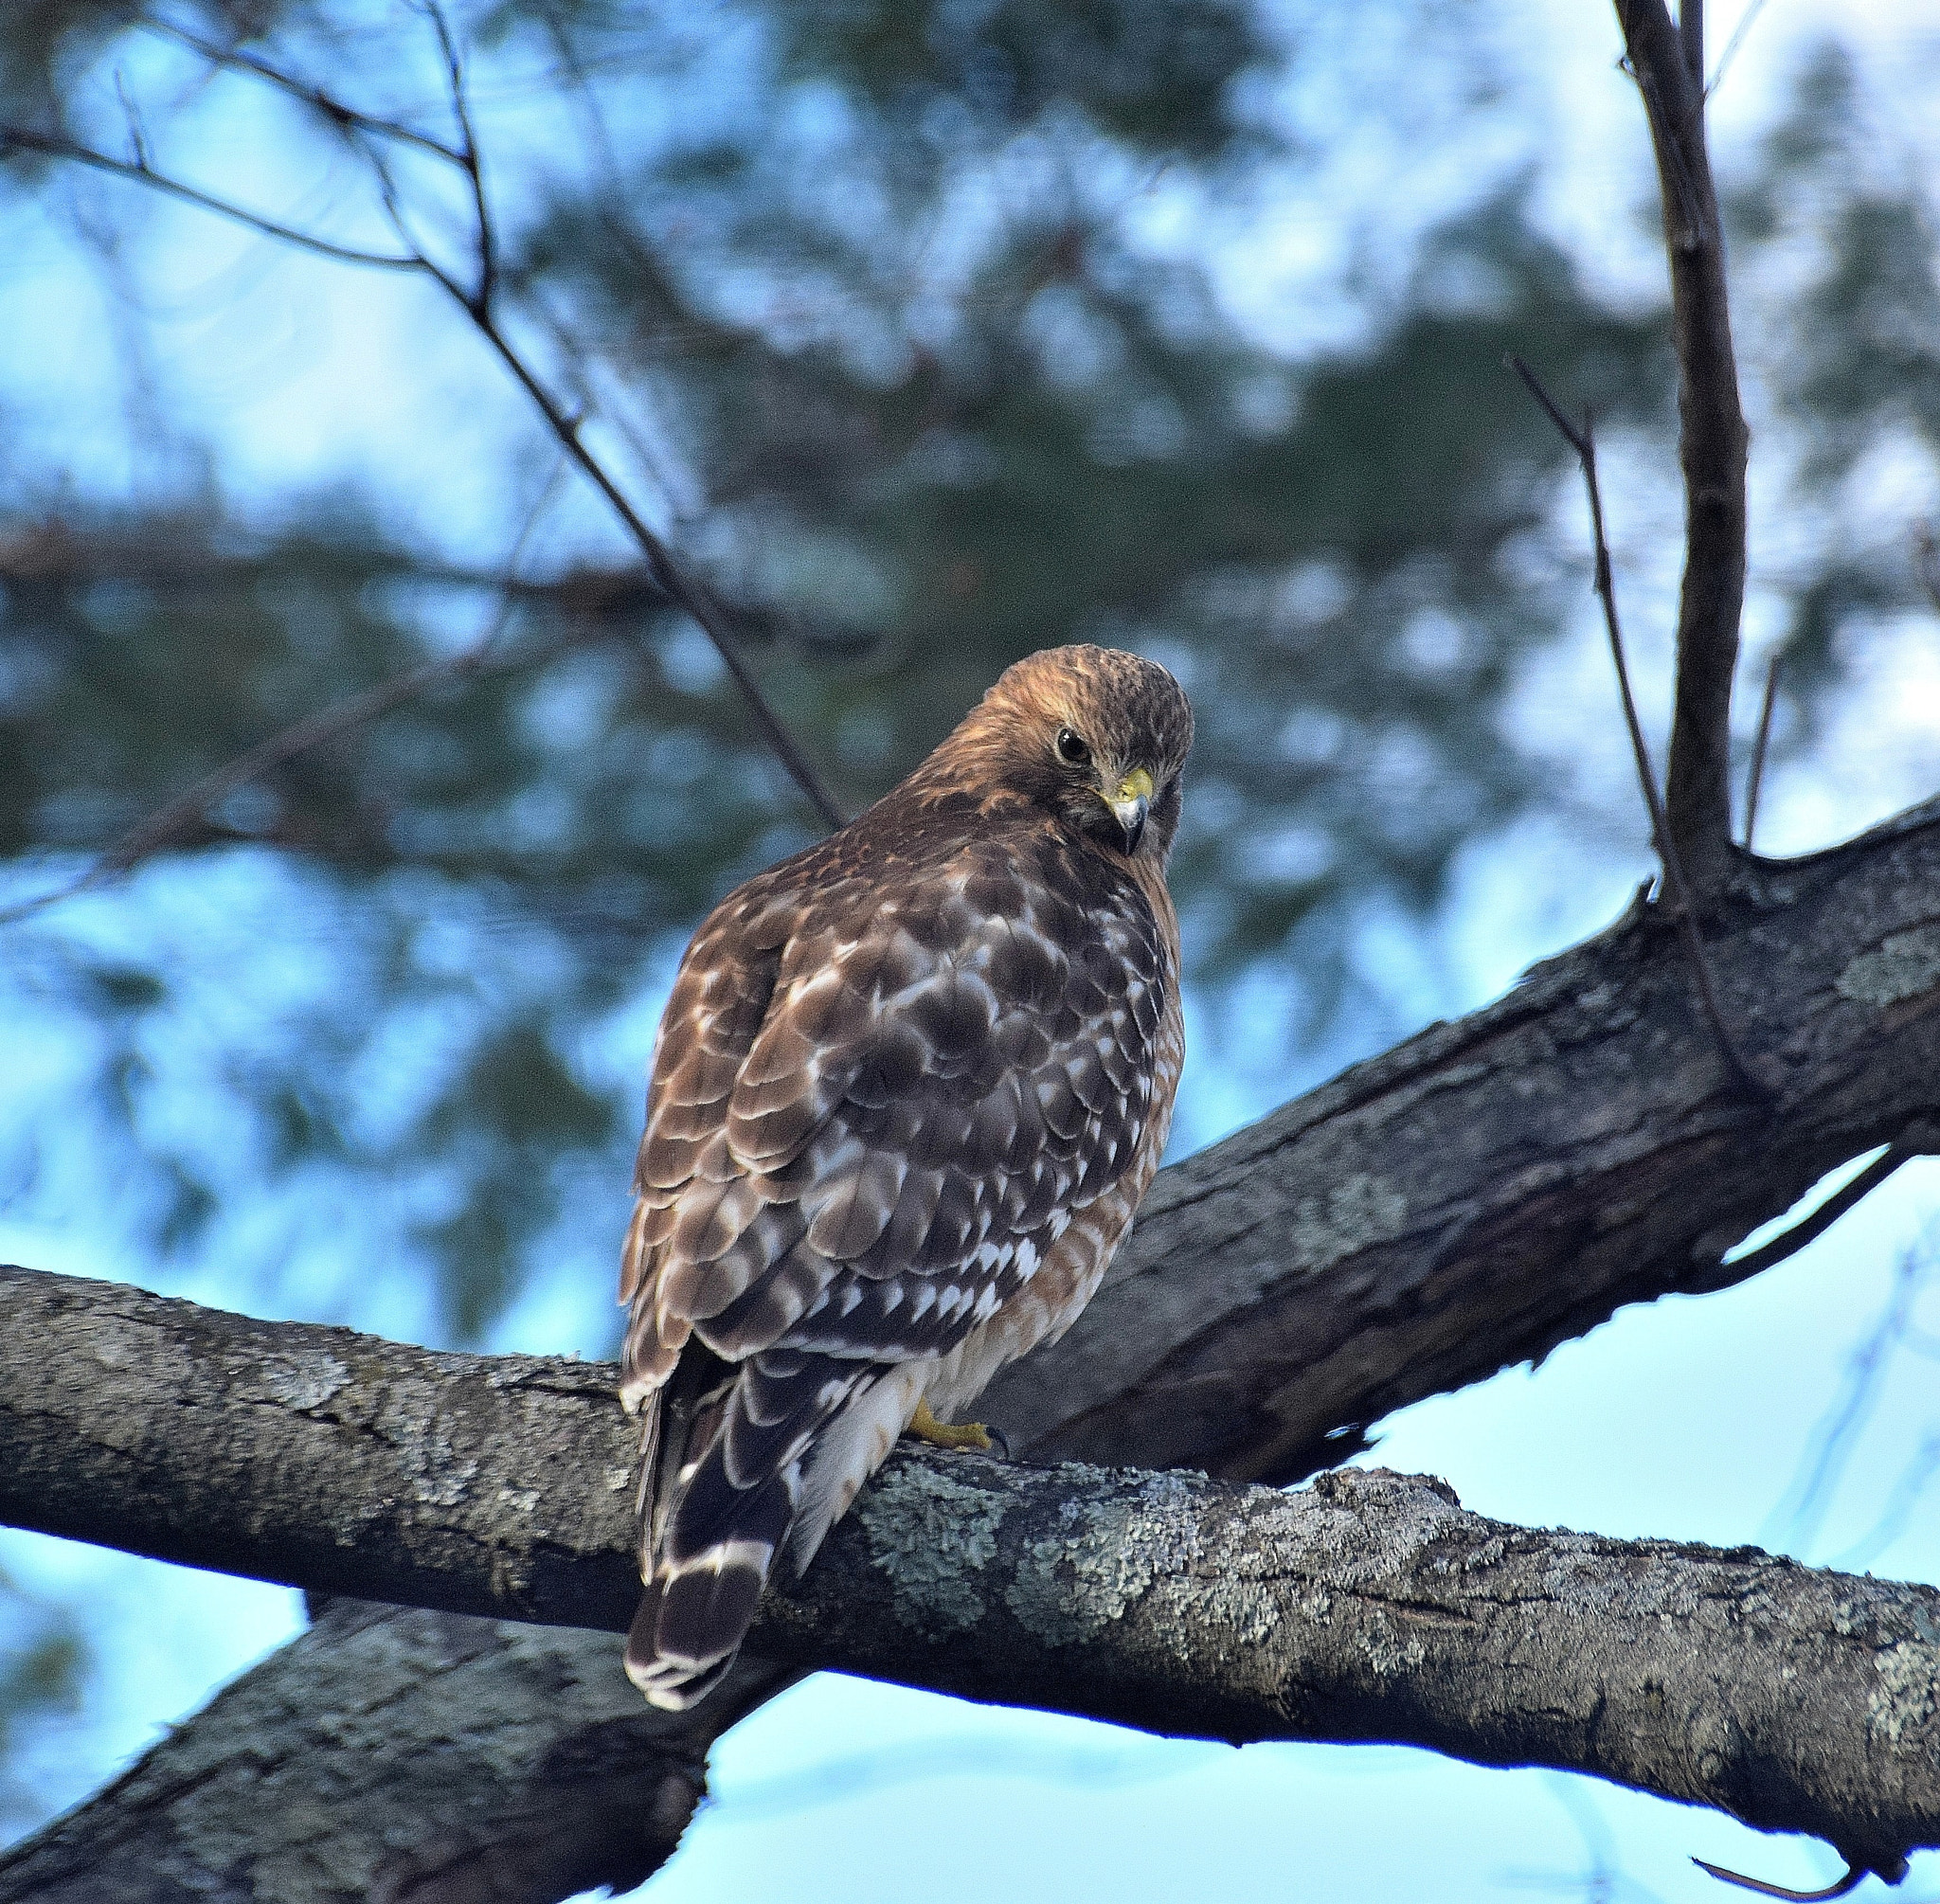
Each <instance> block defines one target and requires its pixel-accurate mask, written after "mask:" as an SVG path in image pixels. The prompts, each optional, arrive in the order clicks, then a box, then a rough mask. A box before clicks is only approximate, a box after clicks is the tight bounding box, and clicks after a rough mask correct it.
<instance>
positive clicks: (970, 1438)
mask: <svg viewBox="0 0 1940 1904" xmlns="http://www.w3.org/2000/svg"><path fill="white" fill-rule="evenodd" d="M903 1432H904V1433H905V1434H913V1435H914V1436H915V1437H916V1439H917V1440H918V1441H926V1442H927V1443H928V1444H929V1445H930V1446H931V1447H974V1448H975V1449H976V1450H977V1452H978V1453H979V1454H988V1453H989V1452H990V1451H991V1449H992V1448H993V1447H994V1446H996V1445H997V1444H996V1443H995V1442H993V1441H992V1440H991V1438H990V1430H989V1429H988V1428H985V1427H984V1426H983V1424H982V1423H981V1422H940V1421H938V1420H937V1418H936V1417H935V1416H934V1415H933V1414H931V1413H930V1411H929V1404H928V1403H927V1402H918V1403H917V1404H916V1412H915V1413H914V1414H913V1415H911V1416H910V1418H909V1426H908V1427H907V1428H905V1429H904V1430H903Z"/></svg>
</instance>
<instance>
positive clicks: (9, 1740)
mask: <svg viewBox="0 0 1940 1904" xmlns="http://www.w3.org/2000/svg"><path fill="white" fill-rule="evenodd" d="M87 1670H88V1655H87V1648H86V1645H85V1644H84V1643H83V1641H82V1639H81V1633H80V1631H79V1629H78V1627H77V1626H76V1624H75V1621H74V1617H73V1615H72V1613H71V1612H69V1611H68V1610H67V1609H66V1608H51V1607H47V1606H44V1605H43V1604H42V1603H41V1602H40V1601H38V1600H36V1599H35V1598H34V1597H33V1596H31V1595H30V1594H28V1593H27V1592H25V1591H23V1590H22V1589H20V1588H19V1587H17V1586H16V1585H15V1584H14V1583H13V1581H12V1580H10V1579H9V1577H8V1576H7V1574H6V1573H5V1572H0V1829H9V1828H10V1827H12V1826H14V1825H16V1824H18V1823H24V1822H26V1821H27V1820H29V1819H31V1818H32V1817H33V1816H34V1814H35V1812H36V1811H37V1810H38V1809H39V1805H40V1803H41V1801H40V1800H39V1799H38V1797H37V1794H36V1793H35V1792H34V1791H33V1790H32V1789H31V1788H30V1787H27V1786H25V1785H24V1784H22V1783H20V1782H18V1781H17V1780H16V1778H15V1777H14V1775H12V1774H11V1773H10V1772H9V1766H10V1764H11V1763H12V1762H13V1760H14V1757H15V1755H16V1754H17V1753H18V1751H19V1750H20V1748H21V1746H22V1744H23V1743H24V1742H25V1741H26V1740H27V1738H28V1737H29V1736H30V1735H31V1734H32V1733H33V1732H34V1730H35V1729H36V1728H37V1727H38V1726H41V1725H44V1724H45V1722H46V1721H47V1720H49V1719H51V1718H56V1717H58V1716H60V1715H63V1714H65V1713H71V1712H73V1711H74V1709H75V1708H76V1706H78V1705H79V1703H80V1701H81V1685H82V1683H83V1681H84V1680H85V1679H86V1677H87Z"/></svg>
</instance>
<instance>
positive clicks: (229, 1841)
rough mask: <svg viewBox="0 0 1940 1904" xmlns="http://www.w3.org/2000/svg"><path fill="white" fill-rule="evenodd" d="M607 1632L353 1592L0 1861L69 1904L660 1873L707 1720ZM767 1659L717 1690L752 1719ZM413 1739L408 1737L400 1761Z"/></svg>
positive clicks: (365, 1892)
mask: <svg viewBox="0 0 1940 1904" xmlns="http://www.w3.org/2000/svg"><path fill="white" fill-rule="evenodd" d="M613 1661H614V1646H613V1642H612V1641H611V1640H610V1639H608V1638H607V1637H606V1636H604V1635H603V1634H594V1633H576V1632H571V1631H567V1630H565V1629H555V1628H550V1627H536V1626H512V1625H511V1624H509V1623H506V1622H500V1621H494V1620H466V1619H460V1618H457V1617H455V1616H453V1615H451V1614H446V1613H427V1612H418V1611H412V1610H406V1609H404V1608H378V1607H371V1606H368V1605H366V1604H364V1603H362V1602H355V1601H339V1602H337V1603H336V1604H335V1605H333V1606H332V1608H330V1610H329V1611H328V1612H327V1613H326V1614H325V1615H324V1616H323V1618H322V1619H321V1620H320V1621H319V1622H318V1623H317V1625H316V1626H313V1627H312V1628H311V1630H310V1631H309V1632H308V1633H306V1634H304V1635H303V1636H302V1637H301V1638H300V1639H298V1640H296V1641H294V1642H293V1643H292V1644H289V1645H288V1646H285V1647H284V1648H283V1649H282V1650H281V1651H280V1652H278V1653H277V1654H276V1655H274V1656H273V1657H272V1658H271V1659H269V1660H267V1661H265V1662H263V1663H262V1664H261V1665H260V1666H259V1667H257V1668H256V1670H255V1671H254V1672H252V1673H248V1674H245V1675H244V1676H243V1678H242V1679H239V1680H238V1681H237V1682H236V1683H235V1684H234V1685H232V1686H231V1687H229V1689H228V1690H227V1691H226V1692H225V1693H223V1694H221V1695H220V1696H219V1697H217V1698H216V1700H215V1701H214V1702H213V1704H211V1705H210V1706H209V1707H208V1708H207V1710H206V1711H205V1712H204V1713H203V1714H201V1715H199V1716H198V1718H197V1720H196V1722H195V1723H194V1724H192V1725H189V1726H186V1727H184V1728H183V1729H182V1730H180V1731H179V1732H177V1733H175V1734H174V1735H173V1736H172V1737H171V1738H169V1739H167V1740H166V1741H164V1742H163V1743H162V1744H161V1745H159V1746H157V1747H155V1749H154V1750H153V1751H151V1752H149V1753H148V1754H147V1755H146V1756H145V1757H144V1758H143V1759H142V1760H141V1761H140V1763H139V1764H138V1765H136V1766H135V1769H133V1770H132V1771H130V1772H129V1773H127V1774H126V1775H125V1776H124V1777H122V1778H120V1779H118V1780H117V1781H116V1783H115V1784H114V1785H112V1786H110V1787H108V1789H107V1790H106V1791H104V1792H102V1793H101V1794H99V1796H98V1797H96V1798H94V1799H92V1800H91V1801H90V1802H89V1803H88V1804H87V1805H84V1806H82V1807H81V1809H80V1810H78V1811H75V1812H72V1813H70V1814H69V1815H68V1816H67V1817H66V1818H65V1819H63V1820H61V1821H59V1822H58V1823H55V1824H54V1825H52V1826H50V1827H49V1828H48V1829H47V1830H46V1831H45V1832H43V1833H42V1834H41V1835H40V1836H39V1837H37V1838H35V1839H33V1840H32V1841H29V1842H28V1843H27V1844H26V1845H23V1846H21V1847H19V1848H18V1849H16V1850H15V1851H14V1852H12V1853H11V1854H9V1855H7V1856H5V1857H0V1897H5V1898H9V1899H13V1898H24V1897H33V1898H38V1899H44V1900H58V1904H209V1900H211V1899H219V1900H222V1904H250V1900H258V1899H261V1900H268V1899H276V1900H278V1904H404V1900H406V1899H408V1900H409V1904H527V1900H530V1899H536V1898H548V1899H550V1898H556V1897H563V1896H567V1895H571V1894H572V1893H573V1892H575V1891H580V1890H585V1889H590V1888H591V1887H592V1886H594V1885H599V1884H612V1885H616V1886H621V1887H627V1886H631V1885H634V1884H637V1883H638V1882H639V1881H640V1879H641V1878H643V1877H646V1876H647V1874H648V1873H649V1872H651V1871H653V1870H655V1869H656V1868H657V1867H658V1866H659V1864H660V1863H661V1861H662V1860H663V1859H665V1858H666V1857H667V1855H668V1853H669V1852H670V1851H671V1850H672V1849H673V1848H674V1843H675V1842H676V1841H678V1839H679V1836H680V1833H681V1830H682V1828H683V1827H684V1826H685V1825H686V1823H687V1820H688V1816H689V1814H690V1812H691V1811H692V1808H693V1804H694V1800H695V1798H696V1797H697V1796H698V1795H699V1793H700V1791H701V1789H702V1781H703V1778H704V1775H705V1774H704V1766H705V1762H706V1754H707V1749H708V1744H709V1741H710V1738H711V1736H712V1734H713V1733H714V1732H715V1730H716V1726H715V1724H714V1723H712V1722H705V1723H699V1724H696V1723H695V1722H694V1721H693V1719H692V1718H689V1719H682V1720H678V1721H676V1720H674V1719H670V1718H668V1717H667V1716H666V1715H661V1714H656V1713H651V1712H649V1711H648V1710H647V1708H646V1707H645V1706H644V1705H643V1704H642V1702H641V1700H640V1698H639V1696H638V1694H637V1693H636V1692H635V1691H634V1689H633V1688H632V1687H631V1686H630V1685H628V1684H627V1682H626V1681H625V1679H622V1678H620V1675H619V1674H618V1673H616V1672H615V1671H614V1669H613ZM783 1677H784V1676H783V1675H782V1674H781V1671H780V1669H779V1668H776V1667H773V1666H764V1665H755V1664H747V1665H744V1666H743V1667H742V1668H741V1669H740V1670H739V1672H738V1674H737V1676H736V1677H735V1678H734V1679H730V1681H729V1682H728V1684H727V1685H725V1686H723V1688H722V1693H723V1695H724V1697H726V1698H727V1699H728V1702H729V1703H730V1705H733V1706H735V1707H737V1708H738V1709H740V1710H745V1709H746V1707H747V1706H749V1705H750V1704H753V1703H755V1702H756V1701H757V1700H759V1699H760V1698H762V1697H765V1696H766V1695H768V1694H769V1693H771V1692H772V1691H774V1690H775V1688H776V1687H777V1685H778V1684H780V1683H781V1679H782V1678H783ZM400 1736H403V1737H405V1738H408V1739H409V1740H410V1741H411V1742H412V1750H411V1751H409V1752H407V1753H401V1752H400V1751H398V1750H397V1740H398V1739H399V1738H400Z"/></svg>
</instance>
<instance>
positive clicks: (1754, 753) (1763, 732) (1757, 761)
mask: <svg viewBox="0 0 1940 1904" xmlns="http://www.w3.org/2000/svg"><path fill="white" fill-rule="evenodd" d="M1784 664H1785V650H1784V649H1783V648H1780V649H1777V650H1775V651H1774V652H1773V654H1772V656H1771V662H1770V665H1769V667H1768V668H1767V669H1766V670H1765V705H1764V706H1763V707H1762V708H1760V709H1759V710H1758V738H1757V740H1756V741H1754V742H1753V743H1752V744H1751V777H1750V779H1749V780H1748V781H1747V783H1746V787H1745V851H1746V852H1747V853H1750V852H1751V835H1752V833H1753V831H1754V830H1755V829H1756V827H1757V825H1758V795H1759V793H1760V791H1761V790H1762V789H1763V787H1764V785H1765V750H1766V748H1767V747H1768V746H1769V745H1770V742H1771V710H1772V709H1773V708H1774V707H1776V706H1777V704H1778V671H1779V669H1780V668H1781V667H1783V666H1784Z"/></svg>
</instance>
